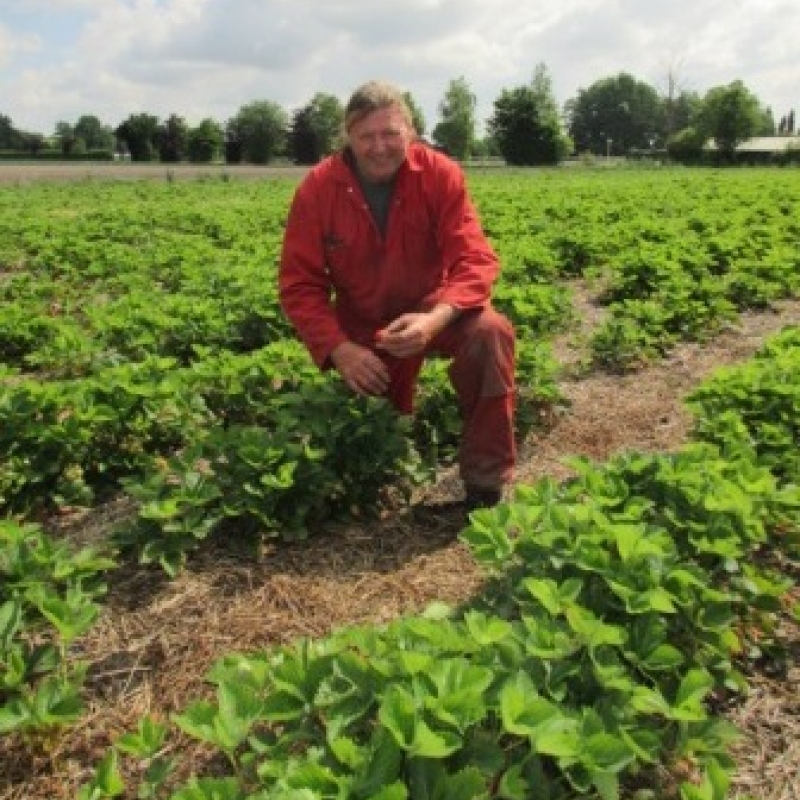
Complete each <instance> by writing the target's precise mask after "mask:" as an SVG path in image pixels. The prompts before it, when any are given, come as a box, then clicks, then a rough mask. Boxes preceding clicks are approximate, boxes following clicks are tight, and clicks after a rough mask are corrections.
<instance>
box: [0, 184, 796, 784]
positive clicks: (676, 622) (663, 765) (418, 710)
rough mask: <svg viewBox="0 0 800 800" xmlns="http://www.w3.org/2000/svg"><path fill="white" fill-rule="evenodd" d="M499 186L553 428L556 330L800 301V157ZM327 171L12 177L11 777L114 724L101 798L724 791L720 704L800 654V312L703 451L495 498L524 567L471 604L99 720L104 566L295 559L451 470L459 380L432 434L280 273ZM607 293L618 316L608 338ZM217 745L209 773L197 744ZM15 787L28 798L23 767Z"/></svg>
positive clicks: (75, 772)
mask: <svg viewBox="0 0 800 800" xmlns="http://www.w3.org/2000/svg"><path fill="white" fill-rule="evenodd" d="M468 179H469V184H470V187H471V190H472V193H473V196H474V198H475V201H476V204H477V206H478V208H479V210H480V212H481V217H482V220H483V222H484V227H485V229H486V231H487V234H488V236H489V237H490V239H491V241H492V244H493V245H494V247H495V248H496V250H497V252H498V254H499V256H500V258H501V262H502V265H503V271H502V275H501V278H500V280H499V282H498V284H497V287H496V293H495V302H496V304H497V306H498V307H499V308H501V309H502V310H503V311H504V312H505V313H507V314H508V315H509V316H510V317H511V318H512V320H513V322H514V324H515V327H516V329H517V332H518V337H519V360H518V376H517V378H518V384H519V394H520V397H519V407H520V414H519V435H520V438H521V439H524V437H525V436H526V434H527V433H528V432H529V431H530V430H531V429H532V428H533V427H535V426H536V425H537V424H540V422H541V419H542V418H544V417H545V416H546V414H543V411H545V410H547V409H552V408H558V407H559V406H560V405H561V403H562V397H561V395H560V391H559V377H560V374H561V373H560V369H561V367H560V365H559V363H558V361H557V359H556V357H555V356H554V351H553V347H552V345H553V343H554V341H555V340H556V338H557V337H560V336H564V335H565V334H569V333H571V334H572V335H574V336H577V337H579V338H580V337H583V340H584V344H585V347H586V358H585V361H584V362H583V363H582V364H581V367H580V368H581V370H583V372H584V374H591V373H592V372H599V371H606V372H610V373H612V374H618V375H619V376H620V378H622V377H624V376H630V375H635V374H636V372H637V371H639V370H642V369H644V368H645V367H647V366H648V365H652V364H654V363H658V362H659V360H661V359H663V358H664V357H666V356H668V355H669V354H670V352H671V351H672V350H673V349H674V348H675V347H677V346H679V345H680V344H681V343H685V342H697V343H699V344H703V343H707V342H712V341H713V339H714V337H715V336H716V335H718V334H719V333H720V332H722V331H724V330H726V329H727V328H729V327H730V326H731V325H732V324H734V323H735V322H736V320H737V318H738V317H739V315H741V314H743V313H745V312H751V311H753V310H756V311H768V310H769V309H770V308H771V307H772V306H773V305H774V304H776V303H779V302H781V301H784V300H787V299H789V298H796V297H797V296H798V293H799V291H798V290H799V289H800V248H799V247H798V243H799V242H800V172H797V171H793V170H730V171H711V170H708V171H705V170H696V171H695V170H671V169H636V170H616V169H615V170H597V171H592V170H552V171H540V170H536V171H519V172H516V171H494V170H492V171H489V170H484V171H482V170H474V171H471V172H469V174H468ZM296 180H297V179H296V178H285V177H276V178H270V179H265V180H251V181H246V182H245V181H237V180H232V179H230V178H229V177H227V178H226V177H222V178H214V179H211V178H208V179H203V180H197V181H186V180H182V181H176V180H169V179H167V180H164V181H163V182H161V181H149V182H132V181H125V182H114V181H105V180H94V179H93V180H87V181H82V182H79V183H69V184H44V183H37V184H20V185H15V186H4V187H0V505H2V514H3V517H4V522H2V523H0V577H2V579H3V580H2V584H0V735H2V736H4V737H6V739H5V741H7V742H8V743H9V753H12V754H13V759H14V763H17V762H18V761H19V759H20V758H22V759H23V761H25V763H28V760H29V763H30V764H38V763H44V762H46V761H47V759H48V756H47V753H48V752H52V751H53V750H55V751H56V752H60V751H62V750H64V749H67V750H68V749H69V748H68V746H67V745H66V744H65V742H68V741H69V740H70V737H71V736H77V737H78V738H79V734H78V733H76V731H77V732H82V734H81V735H83V736H85V737H90V738H91V740H92V741H95V740H97V741H98V742H99V744H98V746H93V747H89V746H88V745H87V747H86V748H85V751H84V750H82V751H81V752H82V755H81V757H80V759H79V764H78V766H75V765H74V764H73V765H72V767H71V768H70V769H71V772H70V775H71V776H72V777H71V778H70V779H69V780H67V779H66V778H64V787H70V788H68V789H66V791H73V794H72V796H74V790H76V786H77V784H78V783H82V784H84V788H83V790H82V793H81V794H80V797H81V798H84V799H85V800H88V799H89V798H92V800H95V799H99V798H103V797H111V796H123V792H124V791H125V790H123V788H122V780H123V778H125V779H127V781H128V784H129V789H128V790H127V791H129V792H130V791H133V789H132V788H131V787H134V786H135V787H138V792H139V796H141V797H164V798H170V800H188V799H189V798H198V799H200V800H202V798H209V800H210V799H211V798H221V799H222V800H277V798H281V800H290V798H292V799H293V800H294V799H296V798H304V799H306V798H317V797H319V798H328V797H331V798H339V797H348V798H349V797H353V798H359V799H360V800H402V799H403V798H407V797H411V798H414V800H417V798H428V797H430V798H443V799H444V798H451V797H452V798H453V800H456V798H458V800H468V799H469V798H475V799H476V800H477V799H478V798H483V797H487V798H489V797H491V798H495V797H496V798H505V800H516V798H520V800H522V799H523V798H527V797H531V796H541V797H544V798H547V800H568V798H573V797H601V798H604V800H612V799H613V798H616V797H637V798H646V797H650V796H654V795H652V794H650V795H648V794H647V792H648V791H651V792H652V791H654V790H653V789H652V787H653V786H657V787H658V788H657V791H659V792H663V794H662V795H658V796H664V797H669V796H674V797H678V796H680V797H681V798H682V800H721V798H723V797H725V796H726V794H727V787H728V783H729V780H730V777H729V773H730V771H731V769H732V767H733V763H732V762H731V759H730V757H729V755H728V746H729V743H730V740H731V739H732V735H733V731H732V730H731V727H730V726H729V724H728V723H727V722H726V721H725V720H724V719H722V718H721V716H720V714H719V713H717V709H718V708H720V707H722V706H724V705H725V704H726V703H733V702H735V701H736V699H737V697H738V696H740V695H741V694H742V693H744V691H745V690H746V686H747V682H748V676H749V674H750V672H751V670H752V669H753V664H754V663H756V662H757V661H759V659H764V658H766V659H768V660H770V659H771V660H773V661H776V662H780V663H783V664H784V665H785V664H786V663H788V662H787V661H786V659H787V658H788V657H787V655H786V647H787V643H786V641H785V635H782V630H785V625H786V624H787V620H789V619H791V618H792V615H794V617H795V618H796V616H797V608H796V605H793V604H796V602H797V600H796V574H797V573H796V569H797V561H796V559H797V539H798V535H799V534H800V494H798V469H800V463H799V462H798V459H797V451H798V433H799V432H800V403H798V400H797V398H798V397H800V385H798V375H800V369H798V367H800V362H799V361H798V358H799V357H800V341H798V338H797V331H796V329H794V330H793V329H788V330H787V331H786V332H785V333H784V334H783V336H782V337H780V338H778V339H776V340H775V342H774V343H773V344H772V345H771V346H770V347H767V348H765V349H764V350H763V351H762V352H761V353H760V355H759V357H758V358H757V359H755V360H754V361H753V362H752V363H749V364H747V365H742V366H741V367H740V368H738V369H737V370H734V371H732V372H730V373H728V374H722V375H720V376H719V378H718V379H716V380H715V381H709V382H708V383H706V384H705V385H704V387H703V388H702V389H699V390H698V392H697V393H696V395H695V396H694V399H693V403H694V409H695V413H696V415H697V424H696V427H695V431H694V433H693V443H691V444H687V446H686V447H685V448H683V449H682V450H681V451H680V452H678V453H673V454H669V455H667V454H650V455H644V454H635V453H632V454H623V455H620V456H619V457H617V458H614V459H612V460H611V461H610V462H609V463H607V464H599V465H595V464H590V463H588V462H582V463H581V464H578V465H576V470H577V475H578V477H577V478H576V479H575V480H574V481H572V482H568V483H565V484H563V485H559V484H556V483H555V482H554V481H547V480H545V481H543V482H541V483H539V484H536V485H535V486H527V487H526V486H520V487H518V490H519V491H518V494H517V495H516V496H515V498H514V501H513V502H510V503H508V504H506V505H504V506H501V507H500V508H499V509H497V510H496V511H493V512H488V511H487V512H481V514H480V515H478V516H477V517H476V518H475V519H474V520H473V523H472V525H471V526H470V527H469V528H467V529H466V530H465V531H463V532H462V536H461V538H462V541H463V543H464V544H465V545H466V546H467V547H468V548H469V552H470V554H471V557H472V558H473V559H474V561H475V563H476V564H477V565H478V567H479V568H480V569H481V570H483V571H485V573H486V575H488V576H492V578H493V582H492V583H491V584H490V586H491V588H490V590H487V591H485V592H483V591H482V592H480V593H479V594H478V595H477V596H475V597H474V598H473V599H472V600H471V601H470V602H469V603H467V604H466V605H465V606H464V607H462V608H458V609H452V608H450V609H444V608H443V607H441V606H436V607H434V608H432V609H430V610H429V611H428V613H427V615H422V616H420V615H412V616H410V617H408V618H404V619H398V620H396V621H394V622H392V623H391V624H389V625H386V626H364V627H357V626H349V627H347V628H345V629H344V630H341V631H339V632H334V633H332V634H331V635H330V636H326V637H316V638H315V637H309V638H308V639H307V640H306V641H305V642H299V643H291V644H288V645H286V646H285V647H283V648H278V647H275V648H272V649H269V650H263V651H262V650H256V651H253V652H247V653H241V654H240V655H233V654H232V652H231V654H230V655H229V656H227V657H226V658H223V659H222V660H220V661H219V662H218V663H217V665H216V666H215V668H214V670H213V672H212V673H211V675H210V688H209V690H208V691H207V692H205V693H204V695H203V697H202V699H200V698H196V697H193V696H183V697H182V698H181V699H182V703H183V704H182V707H181V708H179V709H174V708H172V709H171V710H167V709H166V708H162V707H160V706H159V704H158V702H155V703H153V704H152V705H151V706H150V708H149V709H146V710H147V712H148V713H147V714H144V713H143V714H142V718H141V719H140V720H137V722H136V725H138V729H137V731H136V732H131V731H130V730H129V731H128V733H127V735H126V736H124V737H123V738H121V739H120V738H119V735H120V734H121V733H122V731H120V730H117V729H115V730H113V731H112V730H111V727H113V726H112V725H111V723H110V720H108V721H106V722H105V727H104V720H103V718H102V716H98V714H97V712H96V711H95V713H94V714H93V715H92V716H91V720H92V722H91V724H90V723H88V722H87V720H88V719H90V717H89V715H88V712H87V708H86V696H87V692H88V691H89V690H88V689H87V688H86V686H85V675H84V671H83V669H82V666H81V663H82V659H81V657H80V655H81V648H82V642H84V641H85V637H86V636H87V634H88V632H89V631H90V630H92V626H94V625H96V624H97V623H98V620H102V619H103V618H105V619H106V620H108V615H109V614H111V613H113V612H111V611H109V610H108V609H104V605H103V604H104V596H105V594H106V591H107V588H106V587H107V585H109V586H110V587H111V590H112V594H113V593H114V590H115V587H119V586H120V585H122V584H123V583H124V581H126V580H130V576H131V575H133V576H134V580H143V581H146V582H150V581H155V580H162V579H163V576H168V578H169V579H172V580H176V579H178V580H179V579H180V576H182V575H185V574H186V570H187V569H191V567H192V559H193V558H194V557H196V556H197V554H198V553H200V554H202V552H203V550H204V548H206V547H208V545H209V543H210V542H211V541H212V540H213V542H214V546H216V547H219V546H222V548H223V550H224V548H225V546H226V542H230V543H231V546H233V544H234V540H235V541H236V542H239V543H241V541H242V540H248V541H255V542H260V543H261V544H262V545H263V544H264V543H265V542H268V543H270V544H271V545H272V546H275V547H278V548H280V547H281V546H286V547H288V546H289V545H290V544H291V543H294V546H297V542H302V541H303V540H304V539H311V538H313V537H314V536H315V535H316V534H317V533H318V532H319V531H320V530H322V528H323V526H324V524H325V523H327V522H330V521H332V520H333V521H340V522H344V523H346V522H347V521H348V520H351V521H352V520H354V519H355V520H358V519H363V518H364V516H365V515H370V514H374V515H377V516H378V517H379V516H380V515H381V514H387V513H395V514H396V513H400V512H401V511H402V509H403V507H404V502H405V500H404V498H408V497H409V496H410V495H411V493H412V492H413V490H414V488H415V487H418V486H419V485H421V484H424V483H426V482H430V481H431V480H433V477H434V476H435V474H436V472H437V470H439V469H441V468H442V467H443V466H446V465H447V464H449V463H450V462H451V460H452V456H453V448H454V446H455V443H456V442H457V433H458V420H457V418H456V415H455V410H454V408H453V400H452V395H451V392H450V389H449V386H448V384H447V381H446V378H445V373H444V371H443V366H442V365H441V364H436V363H434V364H431V365H429V366H428V367H426V371H425V372H424V374H423V376H422V383H421V386H420V402H419V408H418V411H417V413H416V415H415V417H414V419H413V420H408V419H401V418H398V417H397V416H396V415H395V414H394V413H393V412H392V411H391V410H390V409H389V408H387V407H386V405H385V404H383V403H382V402H381V401H380V400H364V399H357V398H353V397H350V396H349V395H347V394H346V393H345V392H344V391H343V389H342V387H341V385H340V384H339V382H338V380H337V379H336V377H335V376H333V375H330V374H321V373H319V372H318V371H317V370H316V369H314V368H313V366H312V365H311V363H310V361H309V359H308V356H307V354H306V353H305V352H304V350H303V349H302V347H301V346H300V345H299V343H297V342H296V341H295V339H294V338H293V335H292V332H291V330H290V329H289V327H288V325H287V323H286V321H285V319H284V318H283V316H282V314H281V312H280V309H279V307H278V303H277V296H276V268H277V259H278V254H279V249H280V241H281V234H282V230H283V221H284V219H285V216H286V212H287V208H288V203H289V200H290V198H291V194H292V191H293V188H294V186H295V185H296ZM576 282H580V284H581V285H582V286H584V287H587V288H588V291H589V292H590V293H591V295H592V299H593V302H594V303H595V304H596V305H597V307H598V308H602V309H603V312H604V314H603V319H602V322H601V323H600V324H599V325H598V326H597V327H595V328H593V329H591V330H589V329H588V328H585V326H584V321H583V320H582V318H581V316H580V314H579V312H578V310H577V307H576V306H575V305H574V304H573V299H572V297H573V296H572V292H571V287H572V286H573V285H574V284H575V283H576ZM564 413H569V410H568V409H566V410H565V411H564ZM120 502H122V503H125V504H128V505H127V506H126V507H127V508H130V509H132V513H129V514H127V515H126V518H125V519H124V521H123V522H122V523H121V524H120V525H119V526H110V528H112V529H110V530H109V531H108V536H107V537H106V538H104V539H103V540H102V541H100V542H98V543H96V546H95V548H94V549H92V550H79V549H78V548H77V546H73V545H72V543H71V542H70V541H69V540H68V539H64V538H63V537H59V536H58V535H57V531H58V530H59V526H58V524H56V523H57V521H58V520H59V519H63V518H65V517H67V518H68V517H69V516H70V515H80V514H81V513H85V512H86V510H87V509H90V510H91V509H93V510H95V511H102V509H104V508H105V507H107V506H109V505H112V504H117V503H120ZM232 534H233V535H232ZM776 554H780V557H777V556H776ZM124 576H127V577H124ZM153 576H159V577H158V578H157V579H156V578H155V577H153ZM176 576H177V577H176ZM793 597H794V600H792V599H791V598H793ZM298 601H299V598H298ZM105 624H109V622H108V621H106V623H105ZM238 649H240V648H239V646H238V645H237V643H233V646H232V647H231V648H230V650H231V651H234V650H238ZM92 666H93V667H96V665H92ZM131 674H133V673H131ZM91 685H93V686H95V687H96V686H97V685H99V684H91ZM92 703H93V704H96V703H97V698H96V697H93V698H92ZM173 712H175V713H173ZM127 722H128V724H130V720H127ZM134 727H135V726H134ZM186 742H192V746H191V747H192V748H196V747H198V746H200V747H201V748H203V753H204V754H205V755H206V756H207V760H205V761H204V760H203V759H202V758H201V759H197V758H195V759H194V760H193V761H192V764H191V766H190V765H189V762H188V760H187V761H185V762H182V761H181V758H180V752H181V747H182V746H184V745H185V744H186ZM112 743H113V744H114V747H113V748H112V749H109V750H107V755H106V756H105V757H104V759H103V760H102V761H101V757H102V756H103V752H106V748H107V747H108V746H109V745H110V744H112ZM181 743H183V745H181ZM101 745H102V746H101ZM48 748H50V750H48ZM190 749H191V748H190ZM192 752H193V753H195V752H196V751H195V750H192ZM187 758H188V756H187ZM10 759H11V757H9V763H11V760H10ZM0 763H2V762H0ZM98 764H99V765H100V766H99V770H98V771H97V772H96V773H95V774H94V777H92V769H93V768H94V767H96V766H97V765H98ZM196 765H204V769H198V770H197V771H196V770H195V766H196ZM687 765H688V775H686V774H684V773H683V772H682V771H681V769H684V768H686V767H687ZM678 767H680V769H679V768H678ZM15 769H16V768H15ZM60 769H62V767H61V766H60V765H59V764H58V763H57V759H53V760H51V762H50V763H49V766H48V767H47V768H46V769H44V772H46V773H47V774H48V775H49V777H50V778H51V782H50V783H47V784H46V785H48V786H52V785H53V783H52V781H55V782H56V783H57V782H58V780H59V775H60V774H61V773H60ZM660 771H661V772H660ZM195 772H196V774H194V775H193V773H195ZM664 773H668V774H669V775H670V780H667V781H662V782H660V783H659V782H658V780H657V777H658V775H659V774H661V777H662V778H663V776H664ZM39 774H41V768H40V773H39ZM686 777H694V778H695V779H696V781H695V783H694V784H693V785H688V784H686V785H684V786H683V787H682V788H680V786H679V784H680V782H681V778H686ZM50 791H52V789H50ZM9 792H11V794H9V795H8V796H9V797H11V798H14V800H17V799H18V798H21V797H23V796H27V797H30V796H31V794H30V791H29V787H28V788H26V786H25V783H24V781H20V780H15V781H13V782H12V784H11V785H10V786H9ZM20 792H22V794H20ZM537 792H538V793H539V794H537ZM637 792H638V794H637ZM64 796H70V795H66V794H65V795H64ZM124 796H134V795H133V794H130V795H124Z"/></svg>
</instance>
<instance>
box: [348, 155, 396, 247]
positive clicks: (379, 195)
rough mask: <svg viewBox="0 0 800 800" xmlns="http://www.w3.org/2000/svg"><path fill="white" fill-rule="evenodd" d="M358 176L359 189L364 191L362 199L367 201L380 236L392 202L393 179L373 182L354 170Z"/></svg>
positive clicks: (383, 232) (383, 234)
mask: <svg viewBox="0 0 800 800" xmlns="http://www.w3.org/2000/svg"><path fill="white" fill-rule="evenodd" d="M356 175H357V176H358V183H359V185H360V186H361V191H363V192H364V199H365V200H366V201H367V205H368V206H369V210H370V211H371V212H372V217H373V219H374V220H375V224H376V225H377V226H378V230H379V231H380V232H381V235H382V236H385V235H386V225H387V224H388V222H389V208H390V206H391V203H392V194H393V192H394V180H391V181H389V182H388V183H374V182H372V181H368V180H365V179H364V178H363V177H362V175H361V174H360V173H359V172H358V170H356Z"/></svg>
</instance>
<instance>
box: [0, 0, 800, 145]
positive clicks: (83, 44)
mask: <svg viewBox="0 0 800 800" xmlns="http://www.w3.org/2000/svg"><path fill="white" fill-rule="evenodd" d="M798 42H800V3H797V1H796V0H694V2H685V0H684V2H679V1H678V0H558V2H554V1H553V0H546V1H545V0H404V2H403V3H399V2H396V3H394V4H391V5H390V4H386V3H379V2H375V0H338V1H337V0H289V1H288V2H282V1H281V2H279V1H278V0H14V2H6V3H4V4H3V8H2V9H0V114H5V115H7V116H9V117H11V119H12V122H13V123H14V125H15V127H17V128H21V129H23V130H30V131H38V132H40V133H44V134H50V133H52V132H53V130H54V128H55V125H56V123H57V122H59V121H64V122H70V123H74V122H76V121H77V120H78V118H79V117H80V116H82V115H83V114H94V115H95V116H97V117H99V118H100V120H101V121H102V122H104V123H106V124H108V125H111V126H116V125H118V124H119V123H120V122H122V121H123V120H124V119H126V118H127V117H128V116H129V115H130V114H133V113H140V112H143V111H146V112H148V113H151V114H155V115H156V116H159V117H161V118H166V117H168V116H169V115H170V114H173V113H174V114H178V115H180V116H182V117H184V118H185V119H186V120H187V122H189V123H190V124H196V123H197V122H199V121H200V120H201V119H203V118H206V117H211V118H213V119H216V120H217V121H219V122H223V123H224V122H225V121H227V120H228V119H230V118H231V117H232V116H234V115H235V114H236V112H237V111H238V110H239V108H241V106H242V105H244V104H245V103H249V102H251V101H253V100H272V101H274V102H277V103H279V104H281V105H282V106H284V107H285V108H286V110H287V111H289V112H291V111H293V110H294V109H296V108H298V107H300V106H302V105H304V104H305V103H307V102H308V101H309V100H310V99H311V98H312V97H313V95H314V94H315V93H316V92H318V91H324V92H330V93H331V94H335V95H337V96H338V97H340V98H341V99H342V100H343V101H345V100H346V99H347V97H348V95H349V93H350V92H351V90H352V89H353V88H354V87H355V86H357V85H358V84H360V83H362V82H363V81H365V80H368V79H369V78H382V79H386V80H390V81H392V82H394V83H396V84H398V85H399V86H401V87H402V88H404V89H407V90H408V91H410V92H411V93H412V95H413V96H414V98H415V99H416V100H417V102H418V103H419V104H420V105H421V107H422V108H423V111H424V113H425V117H426V121H427V124H428V128H429V129H431V128H432V127H433V125H434V124H435V122H436V121H437V108H438V104H439V102H440V100H441V99H442V97H443V95H444V92H445V91H446V89H447V86H448V83H449V82H450V81H451V80H452V79H454V78H458V77H464V78H465V79H466V80H467V82H468V83H469V85H470V87H471V88H472V90H473V92H474V93H475V95H476V97H477V100H478V107H477V112H478V117H479V119H480V120H484V119H485V118H486V117H488V116H489V115H490V114H491V112H492V104H493V101H494V100H495V99H496V98H497V97H498V96H499V94H500V92H501V91H502V90H503V89H506V88H513V87H515V86H519V85H521V84H524V83H527V82H528V81H529V80H530V79H531V76H532V75H533V71H534V69H535V67H536V65H537V64H538V63H544V64H545V65H546V66H547V68H548V70H549V73H550V76H551V78H552V81H553V88H554V92H555V95H556V99H557V100H558V102H559V103H560V104H563V103H564V102H565V101H567V100H569V99H570V98H572V97H574V96H575V95H576V94H577V92H578V91H579V90H580V89H584V88H587V87H588V86H590V85H591V84H592V83H593V82H594V81H596V80H600V79H602V78H606V77H609V76H612V75H616V74H618V73H619V72H622V71H624V72H629V73H630V74H632V75H633V76H634V77H635V78H637V79H638V80H642V81H646V82H647V83H650V84H651V85H653V86H654V87H655V88H656V89H657V90H658V91H659V92H661V93H665V92H666V91H667V86H668V82H669V80H668V79H669V76H670V75H672V76H673V78H674V79H675V80H676V82H677V85H678V88H682V89H687V90H691V91H695V92H698V93H700V94H701V95H702V94H704V93H705V92H706V91H707V90H708V89H710V88H712V87H714V86H720V85H724V84H728V83H730V82H732V81H734V80H742V81H743V82H744V83H745V85H746V86H747V87H748V88H749V89H750V90H751V91H752V92H754V93H755V94H756V96H758V97H759V98H760V99H761V101H762V102H763V103H764V105H767V106H770V107H771V108H772V110H773V113H774V115H775V118H776V121H777V120H779V119H780V118H781V116H783V115H785V114H787V113H788V112H789V110H790V109H792V108H795V107H796V108H797V110H798V111H800V56H798V55H797V53H798V50H797V48H798Z"/></svg>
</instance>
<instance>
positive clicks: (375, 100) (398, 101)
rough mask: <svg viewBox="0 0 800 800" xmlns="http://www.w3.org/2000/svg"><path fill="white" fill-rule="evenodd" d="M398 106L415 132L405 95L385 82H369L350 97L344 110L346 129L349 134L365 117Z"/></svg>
mask: <svg viewBox="0 0 800 800" xmlns="http://www.w3.org/2000/svg"><path fill="white" fill-rule="evenodd" d="M390 106H396V107H397V108H399V109H400V110H401V111H402V112H403V116H404V117H405V121H406V122H407V123H408V127H409V128H411V130H414V119H413V117H412V115H411V109H410V108H409V107H408V103H407V102H406V99H405V97H404V96H403V93H402V92H401V91H400V90H399V89H398V88H397V87H395V86H392V85H391V84H390V83H385V82H384V81H369V82H367V83H365V84H364V85H363V86H359V87H358V89H356V90H355V91H354V92H353V94H352V95H351V96H350V100H348V102H347V105H346V106H345V109H344V129H345V132H346V133H349V131H350V128H352V127H353V125H355V124H356V122H360V121H361V120H362V119H364V117H366V116H367V115H369V114H371V113H372V112H373V111H377V110H378V109H379V108H388V107H390Z"/></svg>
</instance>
